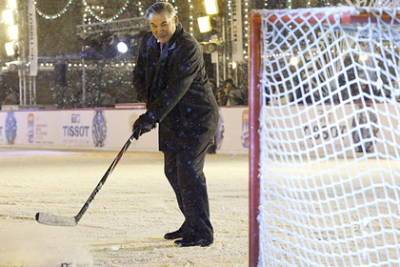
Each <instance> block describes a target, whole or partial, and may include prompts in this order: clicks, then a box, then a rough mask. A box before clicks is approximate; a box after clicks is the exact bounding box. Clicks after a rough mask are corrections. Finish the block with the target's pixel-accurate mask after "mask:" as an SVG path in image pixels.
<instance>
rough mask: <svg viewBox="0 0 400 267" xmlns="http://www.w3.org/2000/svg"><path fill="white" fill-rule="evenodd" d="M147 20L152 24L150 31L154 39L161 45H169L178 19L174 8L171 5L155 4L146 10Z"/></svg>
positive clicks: (165, 3) (164, 3)
mask: <svg viewBox="0 0 400 267" xmlns="http://www.w3.org/2000/svg"><path fill="white" fill-rule="evenodd" d="M145 18H146V19H147V20H148V21H149V23H150V29H151V32H152V33H153V35H154V37H155V38H156V39H157V40H158V41H159V42H160V43H162V44H165V43H167V42H168V41H169V40H170V39H171V37H172V35H174V33H175V30H176V24H177V22H178V17H177V16H176V10H175V8H174V6H173V5H171V4H170V3H168V2H157V3H154V4H153V5H151V6H150V7H149V8H148V9H147V10H146V14H145Z"/></svg>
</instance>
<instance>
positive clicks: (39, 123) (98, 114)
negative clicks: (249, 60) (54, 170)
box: [0, 107, 248, 154]
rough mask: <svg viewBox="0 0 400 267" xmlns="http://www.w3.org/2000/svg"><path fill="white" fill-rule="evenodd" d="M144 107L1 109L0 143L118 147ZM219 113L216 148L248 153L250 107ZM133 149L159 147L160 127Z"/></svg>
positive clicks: (132, 148) (105, 148)
mask: <svg viewBox="0 0 400 267" xmlns="http://www.w3.org/2000/svg"><path fill="white" fill-rule="evenodd" d="M144 111H145V110H144V109H77V110H51V111H13V112H0V145H9V146H22V147H46V148H71V149H77V148H78V149H79V148H83V149H103V150H118V149H120V148H121V147H122V145H123V144H124V143H125V141H126V140H127V138H128V137H129V136H130V134H131V129H132V124H133V122H134V121H135V120H136V119H137V118H138V116H139V115H140V114H142V113H143V112H144ZM220 114H221V116H222V118H223V119H222V120H221V122H222V123H221V127H219V136H220V137H221V136H223V138H218V143H219V148H218V151H217V152H218V153H235V154H245V153H247V147H248V130H247V129H248V127H247V121H248V120H247V108H246V107H235V108H221V110H220ZM222 129H223V130H222ZM222 131H223V133H222ZM221 133H222V134H221ZM131 150H135V151H148V152H151V151H158V136H157V130H153V131H151V132H150V133H147V134H145V135H143V136H142V137H141V138H140V139H139V141H135V142H133V143H132V144H131Z"/></svg>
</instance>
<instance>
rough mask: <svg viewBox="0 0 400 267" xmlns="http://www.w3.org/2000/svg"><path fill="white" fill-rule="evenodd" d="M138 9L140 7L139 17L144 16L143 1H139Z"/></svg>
mask: <svg viewBox="0 0 400 267" xmlns="http://www.w3.org/2000/svg"><path fill="white" fill-rule="evenodd" d="M137 7H138V14H139V16H144V11H143V3H142V1H139V2H138V3H137Z"/></svg>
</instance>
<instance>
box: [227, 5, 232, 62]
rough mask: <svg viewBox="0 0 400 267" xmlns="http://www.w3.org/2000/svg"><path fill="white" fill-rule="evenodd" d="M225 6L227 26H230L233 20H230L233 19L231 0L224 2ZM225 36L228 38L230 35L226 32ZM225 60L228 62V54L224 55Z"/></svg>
mask: <svg viewBox="0 0 400 267" xmlns="http://www.w3.org/2000/svg"><path fill="white" fill-rule="evenodd" d="M226 5H227V10H228V25H232V22H233V20H232V17H233V8H232V0H228V1H227V2H226ZM225 34H228V36H229V34H230V33H229V32H228V33H225ZM226 60H227V61H229V60H230V56H229V53H227V54H226Z"/></svg>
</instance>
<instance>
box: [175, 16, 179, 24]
mask: <svg viewBox="0 0 400 267" xmlns="http://www.w3.org/2000/svg"><path fill="white" fill-rule="evenodd" d="M174 20H175V23H176V24H178V23H179V18H178V16H176V15H175V17H174Z"/></svg>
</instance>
